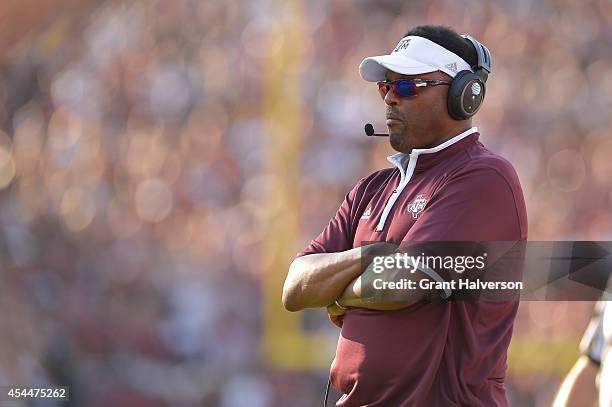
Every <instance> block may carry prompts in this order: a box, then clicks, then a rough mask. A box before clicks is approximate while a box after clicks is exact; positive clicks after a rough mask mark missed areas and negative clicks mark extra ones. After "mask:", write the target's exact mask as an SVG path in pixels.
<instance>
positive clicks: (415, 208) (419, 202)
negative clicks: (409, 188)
mask: <svg viewBox="0 0 612 407" xmlns="http://www.w3.org/2000/svg"><path fill="white" fill-rule="evenodd" d="M428 200H429V199H428V198H425V197H424V196H423V195H419V196H417V197H416V198H414V201H412V203H411V204H409V205H408V212H410V213H411V214H412V217H413V218H414V219H417V218H418V217H419V214H420V213H421V212H423V209H425V205H427V201H428Z"/></svg>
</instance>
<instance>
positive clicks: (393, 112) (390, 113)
mask: <svg viewBox="0 0 612 407" xmlns="http://www.w3.org/2000/svg"><path fill="white" fill-rule="evenodd" d="M385 115H386V117H389V116H392V117H397V118H400V119H401V118H402V115H401V114H400V112H399V110H398V109H396V108H394V107H393V106H387V109H386V111H385Z"/></svg>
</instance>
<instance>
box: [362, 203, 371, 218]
mask: <svg viewBox="0 0 612 407" xmlns="http://www.w3.org/2000/svg"><path fill="white" fill-rule="evenodd" d="M370 216H372V207H371V206H370V207H369V208H368V209H366V211H365V212H364V213H363V215H361V219H370Z"/></svg>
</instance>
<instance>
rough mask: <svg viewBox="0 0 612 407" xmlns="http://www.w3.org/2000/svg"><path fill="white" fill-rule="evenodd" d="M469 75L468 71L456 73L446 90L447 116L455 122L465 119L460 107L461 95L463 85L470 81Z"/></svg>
mask: <svg viewBox="0 0 612 407" xmlns="http://www.w3.org/2000/svg"><path fill="white" fill-rule="evenodd" d="M471 73H472V72H470V71H461V72H458V73H457V75H455V77H454V78H453V81H452V82H451V84H450V87H449V88H448V114H449V116H450V117H452V118H453V119H455V120H465V119H466V118H467V117H465V114H464V112H463V108H462V106H461V100H462V97H461V95H462V94H463V90H464V89H465V85H466V84H467V82H469V80H470V78H469V77H470V74H471Z"/></svg>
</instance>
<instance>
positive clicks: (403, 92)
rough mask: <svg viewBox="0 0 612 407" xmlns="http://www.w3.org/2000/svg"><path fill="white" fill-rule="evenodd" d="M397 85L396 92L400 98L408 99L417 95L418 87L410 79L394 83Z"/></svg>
mask: <svg viewBox="0 0 612 407" xmlns="http://www.w3.org/2000/svg"><path fill="white" fill-rule="evenodd" d="M393 83H394V85H395V92H397V95H398V96H401V97H408V96H414V95H416V86H415V84H414V81H412V80H410V79H399V80H397V81H394V82H393Z"/></svg>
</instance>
